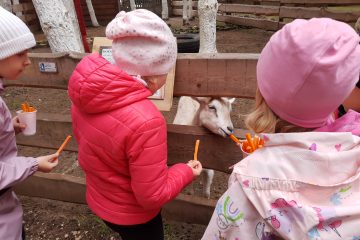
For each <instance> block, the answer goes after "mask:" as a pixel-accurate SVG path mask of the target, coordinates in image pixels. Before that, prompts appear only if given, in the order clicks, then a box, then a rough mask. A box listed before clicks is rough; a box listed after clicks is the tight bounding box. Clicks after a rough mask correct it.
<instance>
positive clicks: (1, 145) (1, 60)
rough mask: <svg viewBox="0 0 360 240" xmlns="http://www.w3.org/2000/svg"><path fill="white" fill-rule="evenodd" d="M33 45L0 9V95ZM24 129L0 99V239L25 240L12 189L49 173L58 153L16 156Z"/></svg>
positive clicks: (12, 17) (14, 18)
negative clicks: (16, 135) (18, 138)
mask: <svg viewBox="0 0 360 240" xmlns="http://www.w3.org/2000/svg"><path fill="white" fill-rule="evenodd" d="M35 44H36V42H35V38H34V35H33V34H32V33H31V32H30V30H29V28H28V27H27V26H26V25H25V23H23V22H22V21H21V20H20V19H19V18H18V17H17V16H15V15H13V14H12V13H10V12H8V11H6V10H5V9H4V8H2V7H0V94H1V93H2V92H3V91H4V87H3V79H4V78H5V79H7V80H15V79H16V78H17V77H18V76H19V74H20V73H21V72H22V71H23V70H24V69H25V67H27V66H28V65H29V64H30V63H31V62H30V60H29V58H28V55H27V50H28V49H30V48H32V47H34V46H35ZM25 127H26V126H25V125H23V124H20V123H19V120H18V118H17V117H15V118H13V119H12V117H11V113H10V111H9V109H8V108H7V106H6V104H5V102H4V101H3V99H2V98H1V97H0V239H4V240H21V239H25V233H24V231H23V230H22V224H23V223H22V221H23V218H22V217H23V211H22V208H21V205H20V203H19V200H18V198H17V197H16V195H15V193H14V191H13V190H12V188H13V187H14V186H16V185H17V184H19V183H21V182H22V181H24V180H26V179H27V178H28V177H29V176H31V175H32V174H34V173H35V172H36V171H41V172H50V171H51V170H52V169H53V168H54V167H55V166H56V165H57V164H58V160H57V157H58V154H52V155H48V156H42V157H37V158H33V157H20V156H18V155H17V147H16V139H15V132H16V133H18V132H21V131H22V130H23V129H24V128H25Z"/></svg>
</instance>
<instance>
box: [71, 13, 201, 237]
mask: <svg viewBox="0 0 360 240" xmlns="http://www.w3.org/2000/svg"><path fill="white" fill-rule="evenodd" d="M106 36H107V37H108V38H110V39H112V40H113V43H112V51H113V57H114V59H115V62H116V64H115V65H113V64H111V63H110V62H108V61H107V60H105V59H104V58H103V57H101V56H100V55H98V54H92V55H89V56H87V57H85V58H84V59H83V60H82V61H81V62H80V63H79V64H78V65H77V67H76V68H75V71H74V73H73V74H72V76H71V78H70V80H69V96H70V98H71V101H72V110H71V111H72V112H71V114H72V120H73V130H74V134H75V138H76V140H77V142H78V144H79V155H78V159H79V163H80V166H81V167H82V169H83V170H84V171H85V173H86V187H87V189H86V200H87V203H88V205H89V207H90V208H91V210H92V211H93V212H94V213H95V214H96V215H97V216H99V217H100V218H101V219H103V220H104V221H105V223H106V224H107V225H108V226H109V227H110V228H111V229H113V230H114V231H116V232H118V233H119V234H120V236H121V238H122V239H123V240H141V239H144V240H145V239H146V240H151V239H154V240H161V239H164V233H163V224H162V219H161V213H160V211H161V207H162V206H163V205H164V204H165V203H167V202H169V201H171V200H172V199H174V198H175V197H176V196H177V195H178V194H179V193H180V191H181V190H182V189H183V188H184V187H185V186H186V185H188V184H189V183H190V182H191V181H193V179H194V177H196V176H198V175H199V174H200V172H201V169H202V167H201V164H200V162H199V161H189V162H188V163H187V164H185V163H180V164H175V165H173V166H172V167H170V168H169V167H168V166H167V155H168V154H167V130H166V122H165V119H164V117H163V116H162V114H161V113H160V112H159V110H158V109H157V108H156V106H155V105H154V104H153V103H152V102H151V101H150V99H149V98H148V97H149V96H151V95H152V94H154V93H155V92H156V91H157V90H158V89H159V88H160V87H162V86H163V85H164V83H165V80H166V76H167V74H168V72H170V70H171V69H172V68H173V67H174V65H175V61H176V55H177V47H176V38H175V37H174V36H173V34H172V33H171V30H170V28H169V27H168V26H167V24H166V23H165V22H164V21H163V20H162V19H160V18H159V17H158V16H157V15H155V14H154V13H152V12H150V11H148V10H144V9H139V10H135V11H132V12H128V13H125V12H120V13H119V14H118V15H117V16H116V17H115V19H113V20H112V21H111V22H110V23H109V25H108V26H107V28H106Z"/></svg>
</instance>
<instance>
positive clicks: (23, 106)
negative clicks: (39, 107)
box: [21, 103, 27, 112]
mask: <svg viewBox="0 0 360 240" xmlns="http://www.w3.org/2000/svg"><path fill="white" fill-rule="evenodd" d="M21 110H22V111H23V112H27V109H26V104H25V103H22V104H21Z"/></svg>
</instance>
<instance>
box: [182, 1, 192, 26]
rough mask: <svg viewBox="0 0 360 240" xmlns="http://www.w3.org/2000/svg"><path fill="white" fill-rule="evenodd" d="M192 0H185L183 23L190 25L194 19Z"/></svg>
mask: <svg viewBox="0 0 360 240" xmlns="http://www.w3.org/2000/svg"><path fill="white" fill-rule="evenodd" d="M192 10H193V8H192V0H183V25H189V24H190V20H191V19H192Z"/></svg>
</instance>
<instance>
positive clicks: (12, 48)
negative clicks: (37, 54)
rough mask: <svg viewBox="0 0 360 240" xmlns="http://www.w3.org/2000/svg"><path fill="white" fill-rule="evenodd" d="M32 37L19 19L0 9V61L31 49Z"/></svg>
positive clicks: (32, 45)
mask: <svg viewBox="0 0 360 240" xmlns="http://www.w3.org/2000/svg"><path fill="white" fill-rule="evenodd" d="M35 45H36V41H35V38H34V35H33V34H32V33H31V32H30V29H29V28H28V27H27V26H26V25H25V23H24V22H23V21H21V19H20V18H18V17H17V16H15V15H14V14H12V13H10V12H8V11H7V10H5V9H4V8H2V7H0V60H1V59H5V58H7V57H10V56H12V55H15V54H17V53H20V52H22V51H24V50H27V49H29V48H32V47H34V46H35Z"/></svg>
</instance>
